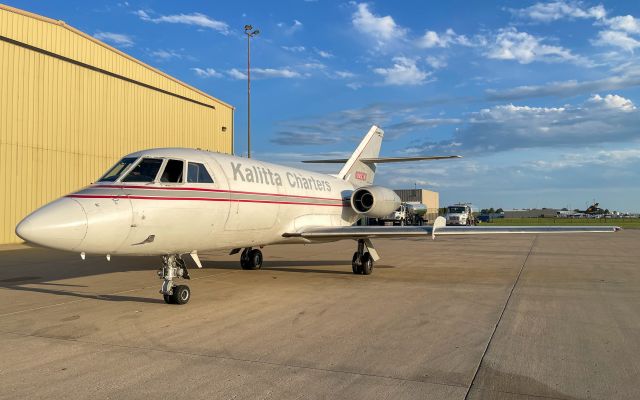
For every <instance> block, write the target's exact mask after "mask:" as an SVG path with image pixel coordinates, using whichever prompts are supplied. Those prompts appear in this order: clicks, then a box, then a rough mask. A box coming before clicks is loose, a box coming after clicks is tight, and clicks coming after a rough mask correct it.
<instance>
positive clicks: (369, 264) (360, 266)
mask: <svg viewBox="0 0 640 400" xmlns="http://www.w3.org/2000/svg"><path fill="white" fill-rule="evenodd" d="M364 250H365V245H364V240H363V239H360V240H358V251H356V252H355V253H353V258H352V259H351V269H352V270H353V273H354V274H358V275H360V274H361V275H371V273H372V272H373V257H372V256H371V254H370V253H369V252H368V251H367V252H365V251H364Z"/></svg>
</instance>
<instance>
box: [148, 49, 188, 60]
mask: <svg viewBox="0 0 640 400" xmlns="http://www.w3.org/2000/svg"><path fill="white" fill-rule="evenodd" d="M149 54H151V56H152V57H154V58H157V59H159V60H163V61H166V60H170V59H172V58H182V54H180V53H178V52H177V51H175V50H164V49H160V50H154V51H152V52H151V53H149Z"/></svg>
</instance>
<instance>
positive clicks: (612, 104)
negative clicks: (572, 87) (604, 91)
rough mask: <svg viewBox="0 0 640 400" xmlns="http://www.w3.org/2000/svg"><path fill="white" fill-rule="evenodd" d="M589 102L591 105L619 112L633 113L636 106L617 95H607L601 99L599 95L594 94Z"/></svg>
mask: <svg viewBox="0 0 640 400" xmlns="http://www.w3.org/2000/svg"><path fill="white" fill-rule="evenodd" d="M589 102H590V103H592V104H597V105H602V106H603V107H606V108H611V109H618V110H621V111H633V110H635V109H636V106H635V105H634V104H633V102H632V101H631V100H629V99H625V98H624V97H622V96H618V95H617V94H608V95H606V96H605V97H601V96H600V95H599V94H595V95H593V96H591V98H589Z"/></svg>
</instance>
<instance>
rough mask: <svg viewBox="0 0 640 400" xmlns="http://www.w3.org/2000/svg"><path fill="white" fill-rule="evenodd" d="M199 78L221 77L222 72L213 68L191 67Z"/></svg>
mask: <svg viewBox="0 0 640 400" xmlns="http://www.w3.org/2000/svg"><path fill="white" fill-rule="evenodd" d="M191 70H192V71H194V72H195V73H196V75H198V76H199V77H201V78H221V77H222V74H221V73H220V72H218V71H216V70H215V69H213V68H191Z"/></svg>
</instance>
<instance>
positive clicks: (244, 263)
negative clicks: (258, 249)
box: [240, 249, 253, 269]
mask: <svg viewBox="0 0 640 400" xmlns="http://www.w3.org/2000/svg"><path fill="white" fill-rule="evenodd" d="M250 252H251V249H244V250H242V254H241V255H240V266H241V267H242V269H253V268H251V264H250V262H249V253H250Z"/></svg>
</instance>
